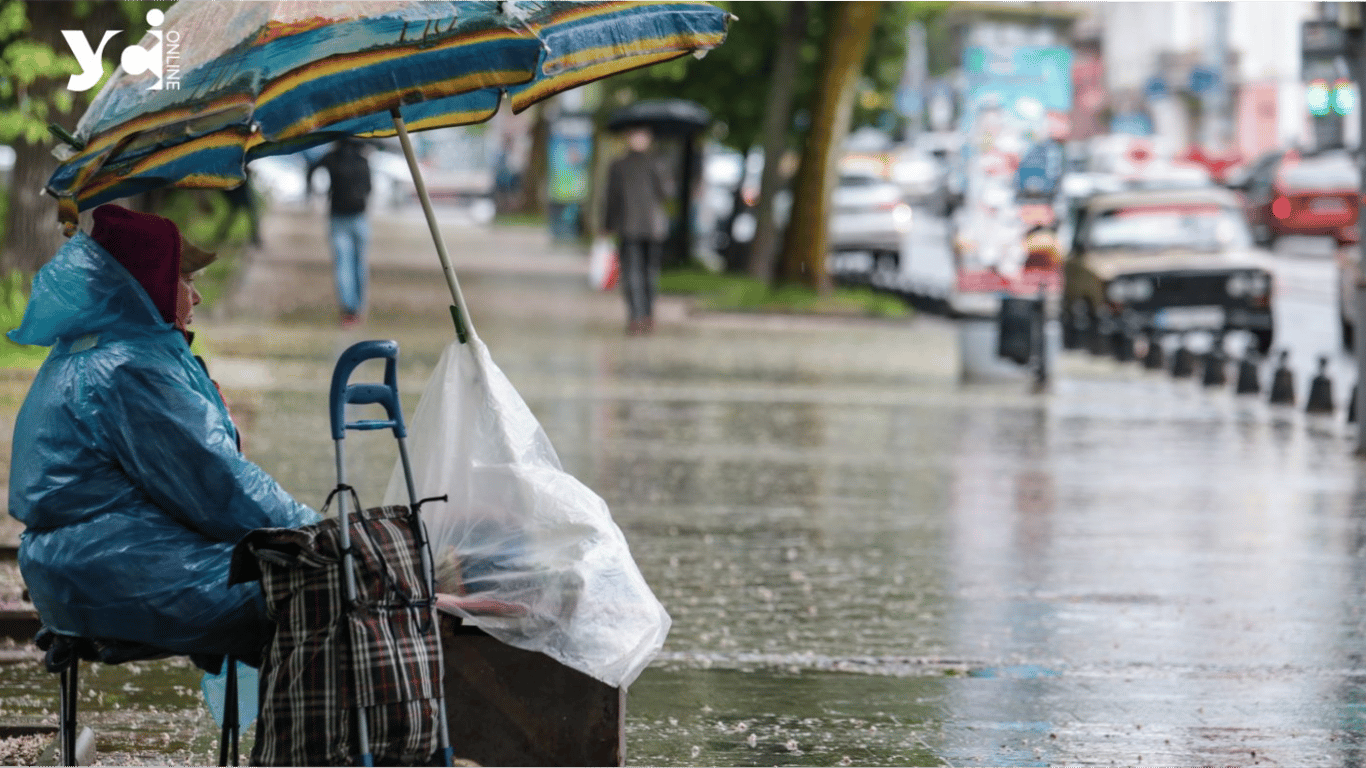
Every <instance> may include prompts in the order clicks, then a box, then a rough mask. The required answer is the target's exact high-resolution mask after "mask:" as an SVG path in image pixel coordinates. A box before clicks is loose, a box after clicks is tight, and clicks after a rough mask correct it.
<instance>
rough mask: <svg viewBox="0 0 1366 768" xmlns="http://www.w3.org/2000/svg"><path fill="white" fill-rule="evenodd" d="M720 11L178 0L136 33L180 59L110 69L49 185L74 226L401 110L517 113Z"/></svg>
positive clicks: (702, 30) (722, 25)
mask: <svg viewBox="0 0 1366 768" xmlns="http://www.w3.org/2000/svg"><path fill="white" fill-rule="evenodd" d="M153 13H156V12H153ZM730 18H732V17H730V15H729V14H728V13H726V12H725V11H723V10H721V9H718V8H715V7H713V6H711V5H708V4H706V3H702V2H543V3H538V2H429V1H423V0H406V1H402V2H396V1H393V0H348V1H346V2H315V1H313V0H276V1H275V2H234V3H219V2H211V1H210V0H182V1H181V2H179V3H177V4H176V5H174V6H172V7H171V8H170V9H169V10H168V11H167V12H166V14H165V17H164V19H158V18H156V17H149V22H154V23H153V27H154V29H153V33H158V34H159V35H160V37H159V38H157V37H153V36H152V34H153V33H149V36H148V37H147V38H144V40H143V41H142V43H141V46H142V47H143V48H145V49H148V50H152V49H154V48H155V47H156V46H158V45H160V46H162V48H160V50H161V51H162V53H163V55H164V54H165V53H166V51H167V50H169V46H170V45H171V44H174V45H175V46H176V48H175V51H176V55H177V56H178V57H179V58H178V59H177V60H176V64H177V65H178V69H177V70H174V71H172V68H171V67H169V66H168V67H166V68H164V70H163V71H162V72H161V74H160V75H157V74H154V73H153V72H151V71H142V72H140V73H129V72H127V71H125V70H124V69H123V68H122V67H120V68H119V69H118V70H117V71H116V72H115V73H114V75H113V76H112V77H111V78H110V79H109V81H108V82H107V83H106V84H105V86H104V88H103V89H102V90H101V91H100V93H99V94H98V95H97V96H96V97H95V99H94V101H93V102H92V103H91V105H90V108H89V109H88V110H87V111H86V113H85V115H84V116H83V117H82V118H81V121H80V123H79V124H78V125H77V128H76V131H75V134H74V140H73V141H71V142H70V144H71V146H70V147H69V148H67V152H66V155H67V156H66V157H65V159H64V160H63V162H62V163H61V165H60V166H59V167H58V168H57V170H56V172H54V173H53V175H52V177H51V179H50V180H49V181H48V186H47V190H48V192H49V193H50V194H52V195H53V196H54V197H56V198H57V199H58V203H59V205H58V208H59V217H60V218H61V220H62V222H63V223H64V224H65V225H66V229H67V232H68V234H70V233H72V232H74V231H75V226H76V219H77V214H78V212H79V211H81V210H85V209H88V208H91V207H94V206H96V205H99V204H101V203H104V202H108V201H110V200H114V199H117V198H121V197H127V196H129V195H133V194H137V193H139V192H144V191H148V190H151V189H157V188H161V187H166V186H182V187H199V188H210V189H231V188H233V187H236V186H238V185H239V184H241V183H242V182H243V181H244V180H245V172H244V168H245V165H246V163H247V162H249V161H250V160H252V159H254V158H256V157H263V156H267V155H272V154H285V153H290V152H296V151H298V150H301V149H305V148H307V147H311V146H316V145H318V144H323V143H326V142H328V141H332V140H334V139H336V138H339V137H341V136H344V135H357V136H367V137H378V136H390V135H394V134H395V132H396V122H395V119H394V118H395V117H400V118H401V119H402V120H403V121H404V122H405V123H407V124H408V127H409V128H410V129H411V130H424V129H429V128H440V127H447V126H455V125H468V124H471V123H477V122H481V121H484V120H487V119H488V118H490V117H492V116H493V115H494V113H496V112H497V110H498V107H499V104H500V103H501V101H502V99H503V96H504V94H505V93H506V94H507V96H508V98H509V100H510V101H511V102H512V108H513V110H514V111H521V110H523V109H525V108H527V107H528V106H530V105H531V104H533V103H535V102H537V101H539V100H541V99H545V98H547V97H549V96H551V95H554V94H555V93H558V92H560V91H563V90H566V89H568V88H573V87H575V86H578V85H582V84H583V83H586V82H590V81H592V80H596V79H600V78H603V77H607V76H610V75H612V74H616V73H618V72H622V71H626V70H629V69H634V68H638V67H642V66H648V65H650V64H655V63H658V62H661V61H666V60H668V59H672V58H676V57H678V56H683V55H686V54H688V53H692V52H696V51H705V50H707V49H710V48H712V47H715V46H717V45H719V44H720V43H721V42H722V41H723V40H724V38H725V34H726V26H727V23H728V22H729V20H730ZM158 21H159V22H160V23H159V24H158V23H155V22H158ZM172 84H174V85H175V86H176V87H174V88H172V87H169V86H171V85H172ZM395 110H397V113H395V112H394V111H395Z"/></svg>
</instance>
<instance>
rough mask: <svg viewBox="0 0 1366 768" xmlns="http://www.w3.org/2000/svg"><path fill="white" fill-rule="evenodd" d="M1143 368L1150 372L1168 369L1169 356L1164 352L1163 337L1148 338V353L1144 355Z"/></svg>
mask: <svg viewBox="0 0 1366 768" xmlns="http://www.w3.org/2000/svg"><path fill="white" fill-rule="evenodd" d="M1143 367H1144V368H1147V369H1148V370H1150V371H1160V370H1162V369H1163V368H1166V367H1167V355H1166V354H1165V353H1163V351H1162V339H1161V337H1159V336H1149V337H1148V351H1147V353H1146V354H1144V355H1143Z"/></svg>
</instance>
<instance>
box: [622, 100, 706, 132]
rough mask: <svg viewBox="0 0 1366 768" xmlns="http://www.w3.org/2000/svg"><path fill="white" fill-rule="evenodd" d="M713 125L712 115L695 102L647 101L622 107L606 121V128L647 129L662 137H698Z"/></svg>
mask: <svg viewBox="0 0 1366 768" xmlns="http://www.w3.org/2000/svg"><path fill="white" fill-rule="evenodd" d="M710 124H711V113H710V112H708V111H707V108H706V107H704V106H702V105H701V104H698V103H697V102H695V101H687V100H685V99H646V100H645V101H637V102H636V103H634V104H632V105H630V106H628V107H622V108H621V109H619V110H617V111H616V112H613V113H612V116H611V117H609V118H608V119H607V128H608V129H609V130H613V131H622V130H626V129H627V128H637V127H644V128H649V129H651V130H652V131H654V132H655V133H660V134H690V133H697V132H698V131H700V130H703V129H704V128H706V127H707V126H708V125H710Z"/></svg>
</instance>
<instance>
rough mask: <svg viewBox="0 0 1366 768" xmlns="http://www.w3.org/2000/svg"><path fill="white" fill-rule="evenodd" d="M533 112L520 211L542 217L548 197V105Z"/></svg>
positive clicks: (537, 107)
mask: <svg viewBox="0 0 1366 768" xmlns="http://www.w3.org/2000/svg"><path fill="white" fill-rule="evenodd" d="M535 110H536V120H535V122H534V123H532V127H531V154H530V155H529V156H528V157H527V162H526V170H525V171H524V172H523V173H522V205H521V209H522V212H523V213H532V214H536V215H538V216H544V215H545V214H546V207H547V205H546V203H547V197H548V195H549V187H548V176H549V168H550V104H549V103H548V102H542V103H540V104H537V105H536V106H535Z"/></svg>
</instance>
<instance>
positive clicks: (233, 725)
mask: <svg viewBox="0 0 1366 768" xmlns="http://www.w3.org/2000/svg"><path fill="white" fill-rule="evenodd" d="M223 663H224V664H226V665H227V671H226V672H225V673H224V674H225V675H226V676H227V680H226V681H225V682H226V686H225V687H226V689H227V690H226V691H225V692H224V696H223V699H224V700H223V735H222V737H220V739H219V742H218V764H219V765H220V766H226V765H237V736H238V733H237V731H238V722H237V659H234V658H233V657H231V656H228V657H226V658H225V659H223ZM229 755H231V760H232V762H228V760H229Z"/></svg>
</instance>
